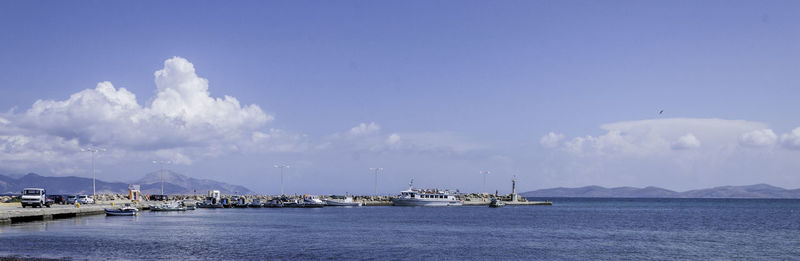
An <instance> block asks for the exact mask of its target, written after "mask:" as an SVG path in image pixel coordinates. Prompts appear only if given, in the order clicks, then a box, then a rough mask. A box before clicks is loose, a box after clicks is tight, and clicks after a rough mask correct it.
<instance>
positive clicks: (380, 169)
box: [369, 168, 383, 196]
mask: <svg viewBox="0 0 800 261" xmlns="http://www.w3.org/2000/svg"><path fill="white" fill-rule="evenodd" d="M369 170H371V171H374V172H375V196H377V195H378V171H382V170H383V168H369Z"/></svg>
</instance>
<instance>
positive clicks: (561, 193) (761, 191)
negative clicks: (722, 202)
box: [520, 184, 800, 198]
mask: <svg viewBox="0 0 800 261" xmlns="http://www.w3.org/2000/svg"><path fill="white" fill-rule="evenodd" d="M520 195H522V196H523V197H586V198H601V197H602V198H800V189H793V190H789V189H784V188H780V187H775V186H771V185H767V184H757V185H749V186H723V187H715V188H708V189H698V190H689V191H685V192H676V191H672V190H668V189H663V188H659V187H645V188H634V187H617V188H605V187H600V186H586V187H580V188H550V189H540V190H534V191H528V192H524V193H520Z"/></svg>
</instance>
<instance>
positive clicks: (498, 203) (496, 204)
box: [489, 198, 506, 208]
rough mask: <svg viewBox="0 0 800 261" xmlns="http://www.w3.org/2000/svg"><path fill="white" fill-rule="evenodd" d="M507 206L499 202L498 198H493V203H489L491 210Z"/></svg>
mask: <svg viewBox="0 0 800 261" xmlns="http://www.w3.org/2000/svg"><path fill="white" fill-rule="evenodd" d="M505 205H506V203H503V201H502V200H499V199H497V198H492V201H491V202H489V207H490V208H499V207H503V206H505Z"/></svg>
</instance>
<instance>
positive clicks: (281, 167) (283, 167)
mask: <svg viewBox="0 0 800 261" xmlns="http://www.w3.org/2000/svg"><path fill="white" fill-rule="evenodd" d="M274 167H275V168H279V169H281V196H283V169H286V168H289V167H291V166H289V165H286V164H275V166H274Z"/></svg>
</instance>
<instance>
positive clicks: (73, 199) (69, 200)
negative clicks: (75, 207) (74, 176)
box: [66, 195, 78, 205]
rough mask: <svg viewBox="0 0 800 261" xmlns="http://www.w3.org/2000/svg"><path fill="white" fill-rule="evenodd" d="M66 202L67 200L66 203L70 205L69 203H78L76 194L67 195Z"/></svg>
mask: <svg viewBox="0 0 800 261" xmlns="http://www.w3.org/2000/svg"><path fill="white" fill-rule="evenodd" d="M66 202H67V204H70V205H71V204H75V203H78V196H76V195H69V196H67V200H66Z"/></svg>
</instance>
